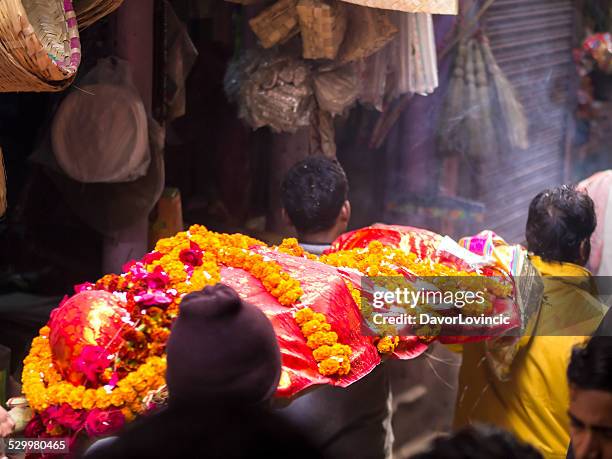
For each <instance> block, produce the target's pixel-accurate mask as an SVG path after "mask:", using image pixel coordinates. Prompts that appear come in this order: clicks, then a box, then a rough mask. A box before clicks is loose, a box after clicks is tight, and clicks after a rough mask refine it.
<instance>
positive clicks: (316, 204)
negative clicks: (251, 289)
mask: <svg viewBox="0 0 612 459" xmlns="http://www.w3.org/2000/svg"><path fill="white" fill-rule="evenodd" d="M347 198H348V181H347V179H346V175H345V173H344V171H343V170H342V167H341V166H340V165H339V164H338V163H337V162H336V161H332V160H330V159H327V158H325V157H322V156H312V157H310V158H308V159H306V160H304V161H302V162H300V163H298V164H296V165H295V166H294V167H293V168H292V169H291V170H290V171H289V172H288V173H287V176H286V177H285V180H284V182H283V185H282V200H283V206H284V212H285V214H286V216H287V218H288V220H289V221H290V223H291V224H292V225H293V226H294V227H295V229H296V231H297V234H298V239H299V241H300V245H301V246H302V247H303V248H304V249H305V250H306V251H308V252H310V253H313V254H316V255H319V254H321V253H322V252H323V251H324V250H325V249H327V248H328V247H329V246H330V244H331V243H332V242H333V241H334V239H336V238H337V237H338V236H339V235H340V234H342V233H343V232H344V231H346V228H347V226H348V222H349V219H350V215H351V206H350V203H349V201H348V199H347ZM280 414H281V415H282V416H284V417H286V418H287V419H289V420H290V421H291V422H292V423H293V424H294V425H296V426H297V427H299V428H300V430H302V432H303V433H304V434H307V435H309V436H310V438H311V439H312V441H313V442H314V443H315V446H317V447H318V448H321V449H322V450H323V452H324V453H325V454H326V456H328V457H332V458H334V459H344V458H347V459H354V458H359V459H378V458H380V459H384V458H388V457H391V448H392V443H393V433H392V430H391V391H390V386H389V380H388V377H387V374H386V372H385V370H384V368H383V367H382V366H379V367H377V368H376V369H375V370H374V371H373V372H372V373H370V374H369V375H368V376H366V377H365V378H364V379H362V380H360V381H358V382H356V383H354V384H352V385H351V386H349V387H347V388H339V387H331V386H325V387H320V388H316V389H314V390H313V391H312V392H309V393H307V394H305V395H302V396H301V397H298V398H297V399H295V400H294V401H293V402H292V403H291V404H290V405H289V406H288V407H286V408H283V409H281V410H280Z"/></svg>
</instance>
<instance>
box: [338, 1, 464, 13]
mask: <svg viewBox="0 0 612 459" xmlns="http://www.w3.org/2000/svg"><path fill="white" fill-rule="evenodd" d="M343 1H345V2H348V3H354V4H355V5H361V6H368V7H370V8H381V9H384V10H395V11H405V12H406V13H429V14H457V13H458V11H459V1H458V0H343Z"/></svg>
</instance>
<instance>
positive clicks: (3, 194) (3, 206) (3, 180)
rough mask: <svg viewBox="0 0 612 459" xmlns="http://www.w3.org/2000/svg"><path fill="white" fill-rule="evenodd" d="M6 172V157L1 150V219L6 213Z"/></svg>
mask: <svg viewBox="0 0 612 459" xmlns="http://www.w3.org/2000/svg"><path fill="white" fill-rule="evenodd" d="M6 202H7V201H6V171H5V170H4V157H3V156H2V149H1V148H0V217H2V216H3V215H4V212H6Z"/></svg>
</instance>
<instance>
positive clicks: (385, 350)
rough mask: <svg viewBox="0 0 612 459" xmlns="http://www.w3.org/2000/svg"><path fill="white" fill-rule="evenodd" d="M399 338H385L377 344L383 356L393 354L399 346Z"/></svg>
mask: <svg viewBox="0 0 612 459" xmlns="http://www.w3.org/2000/svg"><path fill="white" fill-rule="evenodd" d="M399 341H400V339H399V336H383V337H382V338H381V339H380V340H379V341H378V343H377V344H376V349H378V352H380V353H381V354H391V353H392V352H393V351H395V349H396V348H397V346H398V345H399Z"/></svg>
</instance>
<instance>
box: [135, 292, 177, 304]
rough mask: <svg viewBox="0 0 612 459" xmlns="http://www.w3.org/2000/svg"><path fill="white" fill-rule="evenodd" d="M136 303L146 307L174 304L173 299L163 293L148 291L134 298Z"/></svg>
mask: <svg viewBox="0 0 612 459" xmlns="http://www.w3.org/2000/svg"><path fill="white" fill-rule="evenodd" d="M134 301H136V302H137V303H139V304H143V305H145V306H155V305H162V304H170V303H172V297H170V296H168V295H166V294H165V293H164V292H163V291H160V290H158V291H148V292H142V293H140V294H138V295H135V296H134Z"/></svg>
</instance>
